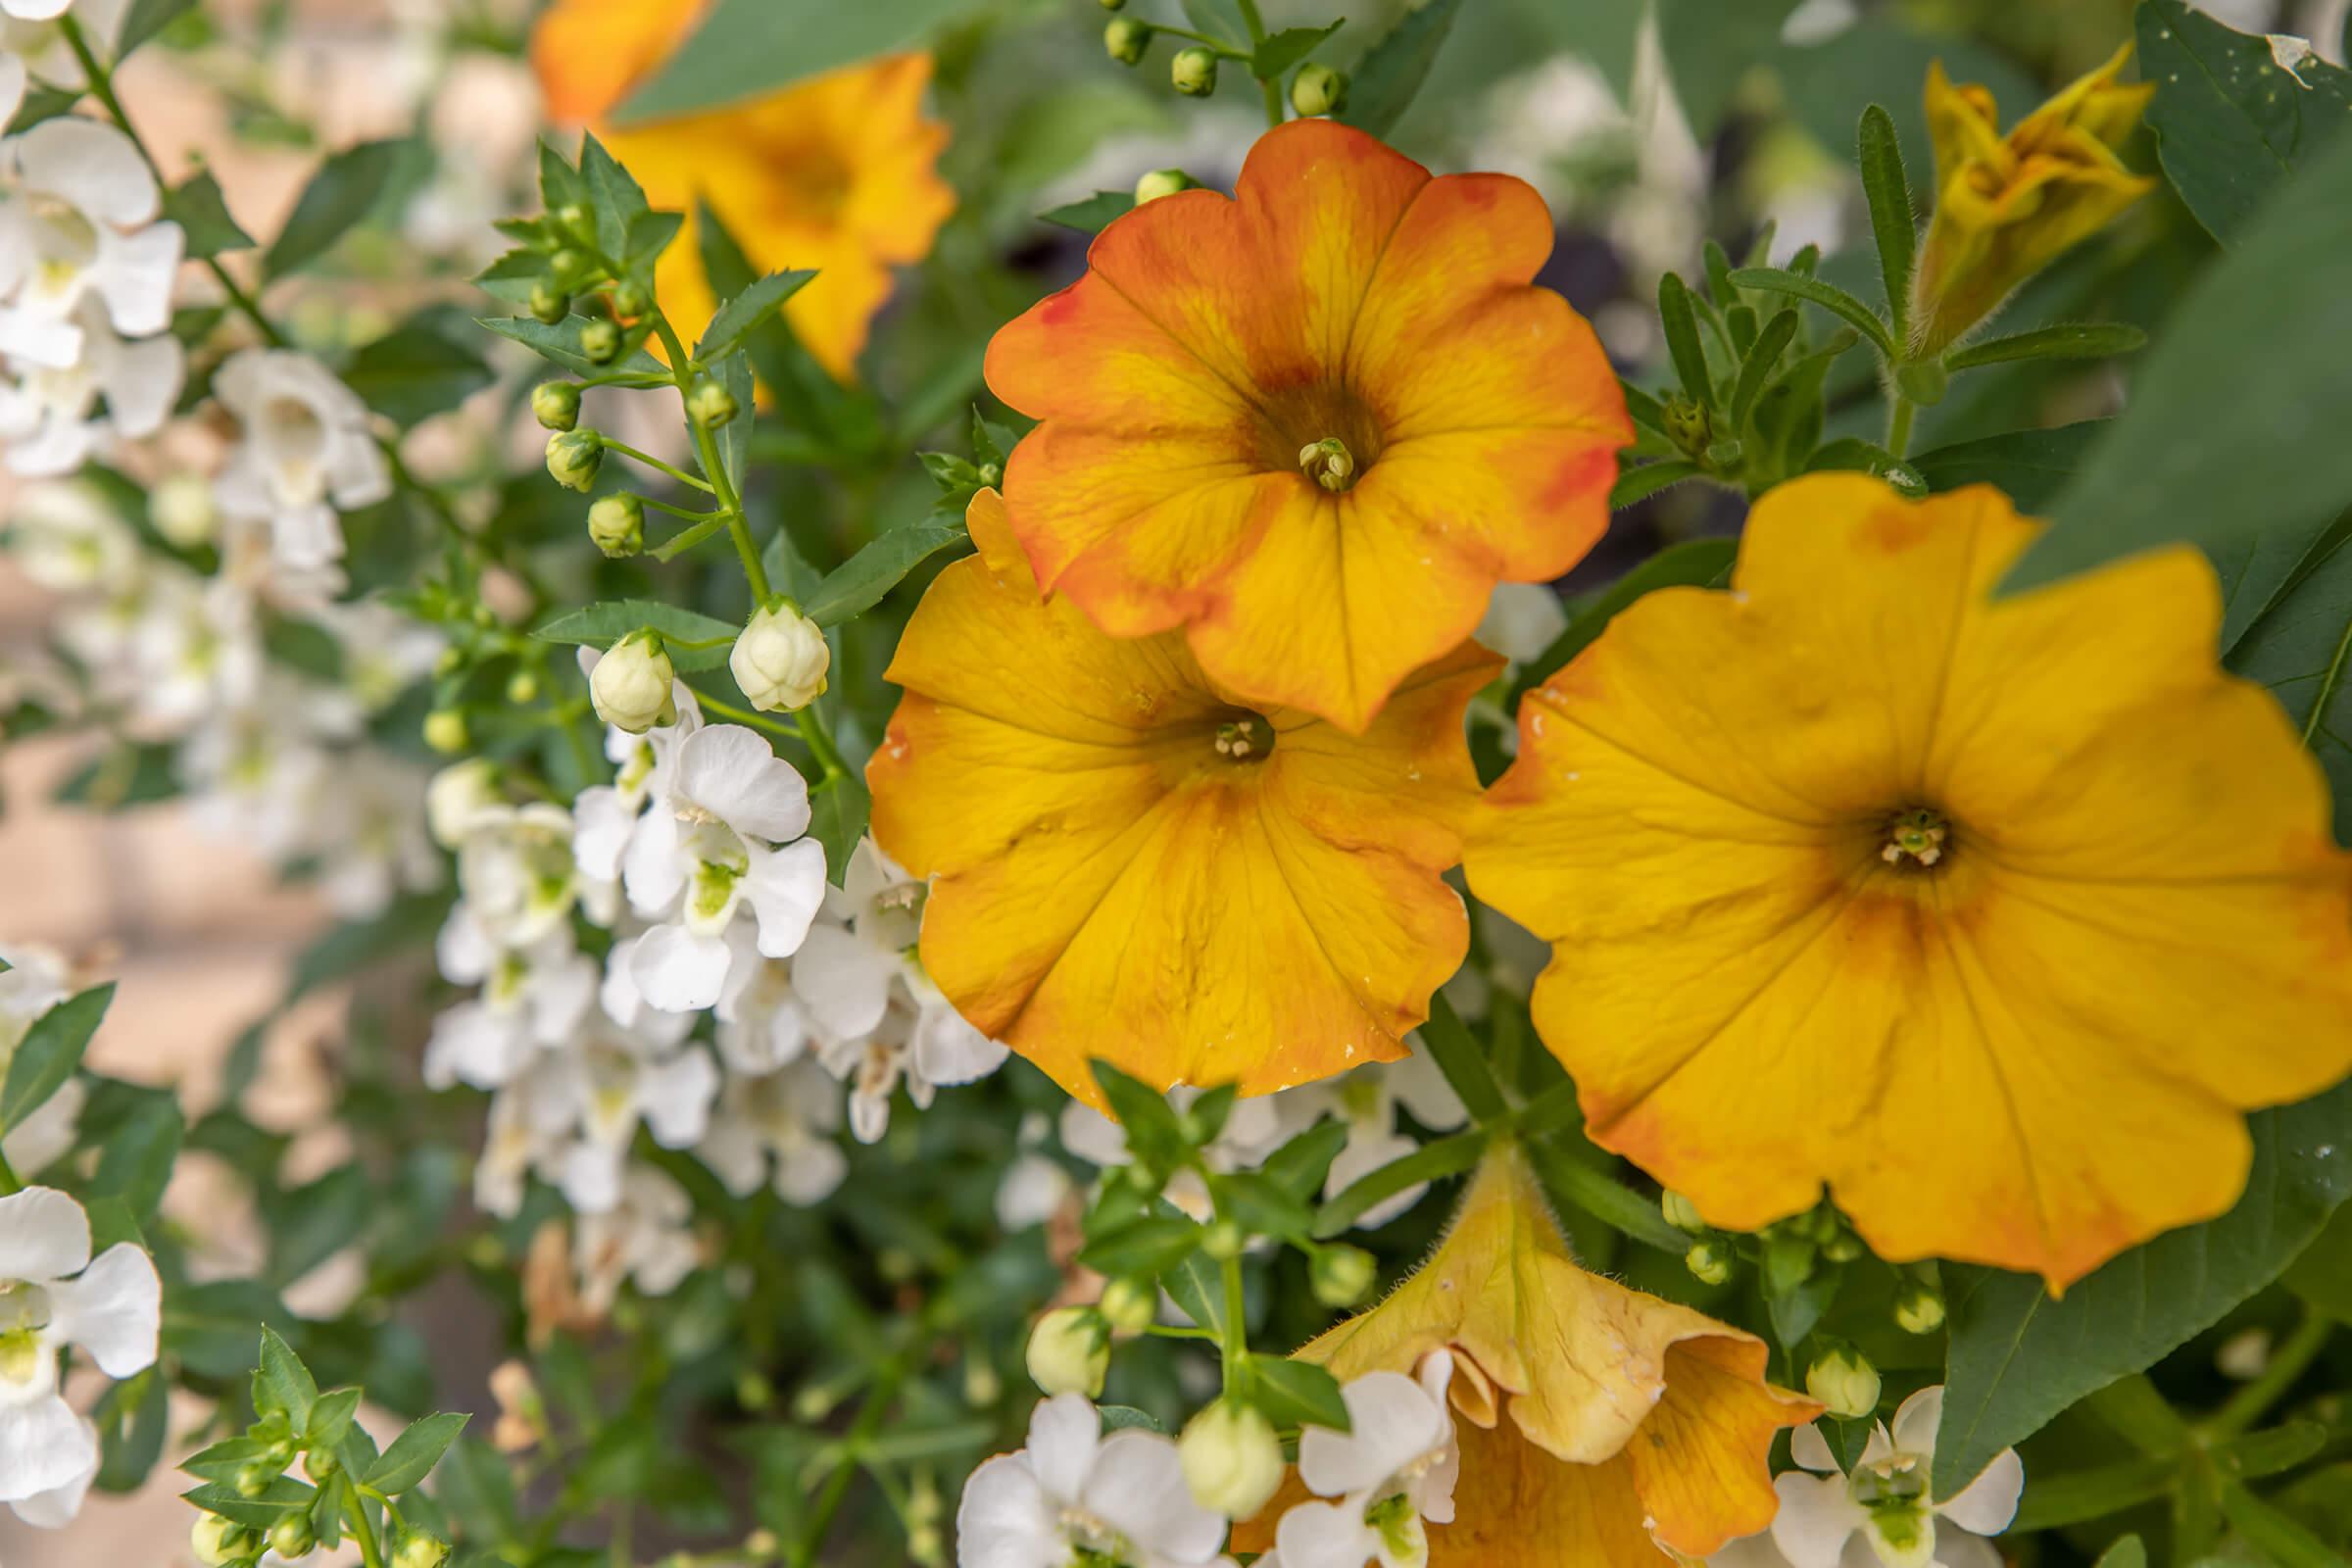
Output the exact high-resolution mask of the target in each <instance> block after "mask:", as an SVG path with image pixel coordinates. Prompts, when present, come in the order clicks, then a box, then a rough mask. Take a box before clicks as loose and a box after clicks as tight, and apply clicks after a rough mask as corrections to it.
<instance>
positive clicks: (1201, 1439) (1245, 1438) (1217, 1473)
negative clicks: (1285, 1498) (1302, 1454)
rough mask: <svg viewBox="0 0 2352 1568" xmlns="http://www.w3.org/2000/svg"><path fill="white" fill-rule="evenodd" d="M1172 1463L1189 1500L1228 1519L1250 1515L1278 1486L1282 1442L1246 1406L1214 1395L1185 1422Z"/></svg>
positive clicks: (1271, 1496) (1268, 1499)
mask: <svg viewBox="0 0 2352 1568" xmlns="http://www.w3.org/2000/svg"><path fill="white" fill-rule="evenodd" d="M1176 1461H1177V1464H1178V1465H1179V1466H1180V1467H1181V1468H1182V1469H1183V1471H1184V1485H1185V1488H1186V1490H1187V1491H1189V1492H1191V1493H1192V1495H1193V1500H1194V1501H1195V1502H1197V1503H1199V1504H1200V1505H1201V1507H1203V1508H1206V1509H1207V1510H1208V1511H1209V1512H1210V1513H1214V1514H1222V1515H1224V1516H1225V1517H1226V1518H1228V1519H1249V1518H1252V1517H1254V1516H1255V1515H1256V1513H1257V1511H1258V1510H1259V1509H1260V1508H1263V1507H1264V1506H1265V1505H1266V1504H1267V1503H1268V1502H1269V1501H1271V1500H1272V1499H1273V1496H1274V1493H1275V1491H1276V1490H1277V1489H1278V1488H1280V1487H1281V1485H1282V1473H1283V1460H1282V1440H1281V1439H1280V1438H1278V1437H1276V1436H1275V1435H1274V1423H1273V1422H1271V1421H1268V1420H1267V1419H1266V1418H1265V1416H1264V1415H1262V1414H1261V1413H1259V1412H1258V1411H1257V1410H1255V1409H1253V1408H1251V1407H1250V1406H1249V1405H1246V1404H1237V1403H1235V1402H1234V1401H1233V1400H1231V1399H1219V1400H1218V1401H1217V1402H1216V1403H1214V1404H1212V1405H1209V1406H1208V1407H1207V1408H1206V1409H1204V1410H1202V1411H1201V1413H1200V1414H1199V1415H1197V1416H1194V1417H1193V1418H1192V1420H1190V1421H1188V1422H1186V1423H1185V1426H1184V1435H1183V1436H1182V1437H1180V1438H1178V1439H1177V1440H1176Z"/></svg>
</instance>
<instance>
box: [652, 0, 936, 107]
mask: <svg viewBox="0 0 2352 1568" xmlns="http://www.w3.org/2000/svg"><path fill="white" fill-rule="evenodd" d="M972 7H973V0H889V3H888V4H887V5H843V4H841V3H840V0H719V3H718V4H717V5H716V6H714V7H712V8H711V14H710V16H709V18H708V19H707V20H706V21H705V22H704V23H703V25H701V26H700V27H698V28H697V29H696V30H695V32H694V34H693V36H691V37H689V38H688V39H687V40H686V42H685V43H684V44H683V45H681V46H680V47H679V48H678V50H677V52H676V53H674V54H672V55H671V56H670V57H669V59H668V61H667V63H666V64H664V65H663V66H662V69H661V70H660V71H657V72H656V73H654V76H653V79H652V80H650V81H648V82H647V83H646V84H645V85H644V86H642V87H640V88H638V89H637V90H636V91H635V92H634V93H632V94H631V95H630V96H629V97H628V98H627V100H625V101H624V102H623V103H622V104H621V106H620V110H619V113H618V114H617V116H616V117H615V119H616V121H617V123H620V124H624V125H628V124H635V123H638V122H640V121H646V120H662V119H666V118H668V117H670V116H672V115H679V114H684V113H687V112H688V111H691V110H698V109H712V108H716V107H717V106H719V105H721V104H731V103H737V102H740V101H741V100H743V99H746V98H750V97H754V96H757V95H759V94H762V93H769V92H773V91H774V90H775V89H777V88H778V87H783V86H788V85H790V84H791V83H793V82H796V81H799V80H801V79H803V78H804V77H808V76H813V75H817V74H819V73H823V72H827V71H831V70H833V69H835V68H836V67H839V66H847V65H854V64H856V63H857V62H858V61H860V60H868V59H871V58H872V57H874V56H875V55H884V54H894V53H897V52H898V51H900V50H902V49H906V48H908V47H910V46H912V45H914V44H916V43H918V42H920V41H921V40H922V39H923V38H925V37H926V36H928V35H929V34H930V33H931V32H932V31H933V30H935V29H936V28H937V27H939V26H940V25H942V24H943V23H945V22H947V21H948V20H949V19H951V18H953V17H956V16H957V15H960V14H961V13H963V12H964V11H967V10H970V9H972Z"/></svg>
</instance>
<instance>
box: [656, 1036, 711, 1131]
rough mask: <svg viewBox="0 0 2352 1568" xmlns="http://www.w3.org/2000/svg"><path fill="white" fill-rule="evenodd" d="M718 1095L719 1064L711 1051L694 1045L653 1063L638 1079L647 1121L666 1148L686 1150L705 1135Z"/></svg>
mask: <svg viewBox="0 0 2352 1568" xmlns="http://www.w3.org/2000/svg"><path fill="white" fill-rule="evenodd" d="M717 1094H718V1066H717V1064H716V1063H714V1062H713V1061H711V1057H710V1055H709V1054H707V1053H705V1052H702V1051H700V1050H695V1049H691V1048H690V1049H688V1050H686V1051H682V1052H680V1053H679V1054H677V1055H675V1056H672V1057H670V1058H669V1059H668V1060H666V1061H658V1062H654V1063H652V1064H651V1065H649V1066H648V1067H646V1069H645V1070H644V1072H643V1073H641V1074H640V1075H639V1077H638V1080H637V1097H638V1105H639V1107H640V1108H641V1109H642V1110H643V1111H644V1114H645V1124H646V1126H647V1128H648V1129H650V1130H651V1131H652V1133H653V1135H654V1142H655V1143H657V1144H660V1145H661V1146H662V1148H664V1149H685V1148H688V1147H690V1146H692V1145H693V1144H694V1143H695V1141H696V1140H698V1139H700V1138H701V1137H702V1136H703V1129H705V1128H706V1127H708V1126H710V1124H711V1100H712V1099H713V1098H714V1097H715V1096H716V1095H717Z"/></svg>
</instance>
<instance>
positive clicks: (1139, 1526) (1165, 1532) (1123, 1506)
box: [1078, 1427, 1225, 1563]
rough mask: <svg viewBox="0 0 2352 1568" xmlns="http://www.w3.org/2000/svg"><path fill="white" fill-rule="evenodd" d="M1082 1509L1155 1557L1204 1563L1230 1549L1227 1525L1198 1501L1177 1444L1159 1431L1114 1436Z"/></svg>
mask: <svg viewBox="0 0 2352 1568" xmlns="http://www.w3.org/2000/svg"><path fill="white" fill-rule="evenodd" d="M1078 1500H1079V1505H1080V1506H1081V1507H1083V1508H1085V1509H1086V1511H1087V1512H1089V1513H1091V1514H1093V1515H1094V1516H1095V1517H1097V1518H1098V1519H1103V1520H1105V1521H1107V1522H1108V1523H1109V1524H1110V1525H1111V1526H1112V1527H1113V1528H1114V1529H1116V1530H1118V1531H1119V1533H1120V1534H1122V1535H1124V1536H1126V1537H1127V1538H1128V1539H1129V1540H1131V1541H1134V1542H1137V1543H1139V1544H1142V1545H1143V1546H1144V1547H1145V1548H1146V1549H1147V1550H1149V1551H1151V1552H1152V1554H1153V1555H1155V1556H1158V1557H1164V1558H1167V1559H1170V1560H1172V1561H1175V1562H1180V1563H1204V1562H1206V1561H1208V1559H1209V1558H1211V1557H1213V1556H1215V1555H1216V1553H1217V1548H1218V1547H1219V1546H1221V1545H1223V1544H1225V1520H1224V1518H1223V1516H1222V1515H1219V1514H1215V1513H1211V1512H1210V1511H1209V1510H1208V1509H1206V1508H1203V1507H1201V1505H1200V1504H1199V1503H1197V1502H1195V1501H1194V1500H1193V1492H1192V1488H1190V1487H1188V1486H1186V1485H1185V1482H1184V1469H1183V1466H1182V1465H1181V1464H1180V1463H1179V1461H1178V1460H1177V1457H1176V1445H1175V1444H1173V1443H1171V1442H1169V1441H1168V1440H1167V1439H1166V1438H1163V1437H1161V1436H1160V1435H1159V1434H1158V1433H1156V1432H1145V1431H1141V1430H1139V1429H1137V1428H1133V1427H1130V1428H1127V1429H1125V1430H1124V1431H1119V1432H1113V1433H1112V1434H1111V1435H1110V1436H1109V1437H1107V1438H1104V1439H1103V1446H1102V1447H1101V1448H1100V1449H1098V1450H1097V1451H1096V1453H1095V1462H1094V1467H1093V1468H1092V1469H1090V1470H1089V1471H1088V1472H1087V1477H1086V1487H1085V1489H1084V1490H1083V1491H1082V1492H1081V1493H1080V1494H1079V1499H1078Z"/></svg>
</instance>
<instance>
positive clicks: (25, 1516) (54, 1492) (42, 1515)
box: [9, 1416, 1982, 1568]
mask: <svg viewBox="0 0 2352 1568" xmlns="http://www.w3.org/2000/svg"><path fill="white" fill-rule="evenodd" d="M81 1426H82V1432H83V1434H84V1435H85V1436H87V1437H88V1439H89V1442H90V1462H89V1463H88V1464H87V1465H86V1466H84V1467H83V1468H82V1470H81V1471H80V1473H79V1474H77V1475H75V1476H74V1477H73V1480H71V1481H68V1482H67V1483H66V1484H65V1485H63V1486H59V1487H52V1488H50V1489H49V1490H48V1491H47V1492H36V1493H34V1494H33V1495H31V1496H29V1497H19V1498H18V1499H17V1500H16V1501H14V1502H12V1503H11V1504H9V1506H10V1507H12V1508H14V1509H16V1511H17V1517H18V1518H20V1519H22V1520H24V1521H25V1523H26V1524H28V1525H30V1526H32V1527H33V1528H34V1529H35V1530H63V1529H65V1528H66V1526H68V1525H70V1524H72V1523H73V1519H74V1516H75V1515H76V1514H78V1513H80V1512H81V1502H82V1499H83V1498H84V1497H86V1496H88V1495H89V1492H90V1483H91V1482H93V1481H95V1480H97V1479H98V1428H97V1425H96V1424H95V1423H94V1422H92V1421H91V1420H90V1419H89V1417H87V1416H84V1417H82V1418H81ZM1979 1544H1982V1543H1979ZM1972 1568H1973V1565H1972Z"/></svg>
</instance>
